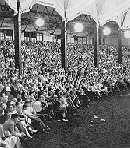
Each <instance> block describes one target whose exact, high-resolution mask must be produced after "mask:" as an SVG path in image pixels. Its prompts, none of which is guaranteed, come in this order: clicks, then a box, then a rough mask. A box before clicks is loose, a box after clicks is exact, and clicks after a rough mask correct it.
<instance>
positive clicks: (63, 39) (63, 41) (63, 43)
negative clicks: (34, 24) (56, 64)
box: [61, 21, 66, 70]
mask: <svg viewBox="0 0 130 148" xmlns="http://www.w3.org/2000/svg"><path fill="white" fill-rule="evenodd" d="M61 62H62V68H64V69H65V70H66V22H65V21H63V22H62V29H61Z"/></svg>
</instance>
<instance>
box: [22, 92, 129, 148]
mask: <svg viewBox="0 0 130 148" xmlns="http://www.w3.org/2000/svg"><path fill="white" fill-rule="evenodd" d="M129 94H130V91H129V92H127V93H126V94H125V95H123V96H114V97H110V98H107V99H106V100H102V101H100V102H94V103H93V104H91V106H90V108H89V109H87V108H84V109H83V108H82V109H79V110H78V112H77V114H76V116H75V117H72V118H71V120H70V121H69V122H57V121H51V122H48V124H49V126H50V127H51V131H50V132H49V133H44V134H38V135H37V136H35V137H34V138H33V140H31V141H30V140H29V141H27V144H25V145H26V146H25V148H26V147H27V148H130V95H129ZM94 115H96V116H97V117H98V118H94Z"/></svg>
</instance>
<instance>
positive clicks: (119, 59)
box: [118, 29, 122, 64]
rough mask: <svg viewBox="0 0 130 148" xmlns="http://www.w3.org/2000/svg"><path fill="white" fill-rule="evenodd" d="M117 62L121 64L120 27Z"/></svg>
mask: <svg viewBox="0 0 130 148" xmlns="http://www.w3.org/2000/svg"><path fill="white" fill-rule="evenodd" d="M118 63H119V64H122V39H121V29H119V32H118Z"/></svg>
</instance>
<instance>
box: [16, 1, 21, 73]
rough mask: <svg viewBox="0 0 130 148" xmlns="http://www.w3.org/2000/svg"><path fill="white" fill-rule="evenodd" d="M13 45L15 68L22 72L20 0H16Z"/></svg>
mask: <svg viewBox="0 0 130 148" xmlns="http://www.w3.org/2000/svg"><path fill="white" fill-rule="evenodd" d="M14 46H15V68H16V69H19V76H20V75H21V74H22V65H21V13H20V0H17V15H15V16H14Z"/></svg>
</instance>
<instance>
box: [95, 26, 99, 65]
mask: <svg viewBox="0 0 130 148" xmlns="http://www.w3.org/2000/svg"><path fill="white" fill-rule="evenodd" d="M98 45H99V25H98V24H97V26H96V37H95V41H94V67H98Z"/></svg>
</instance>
